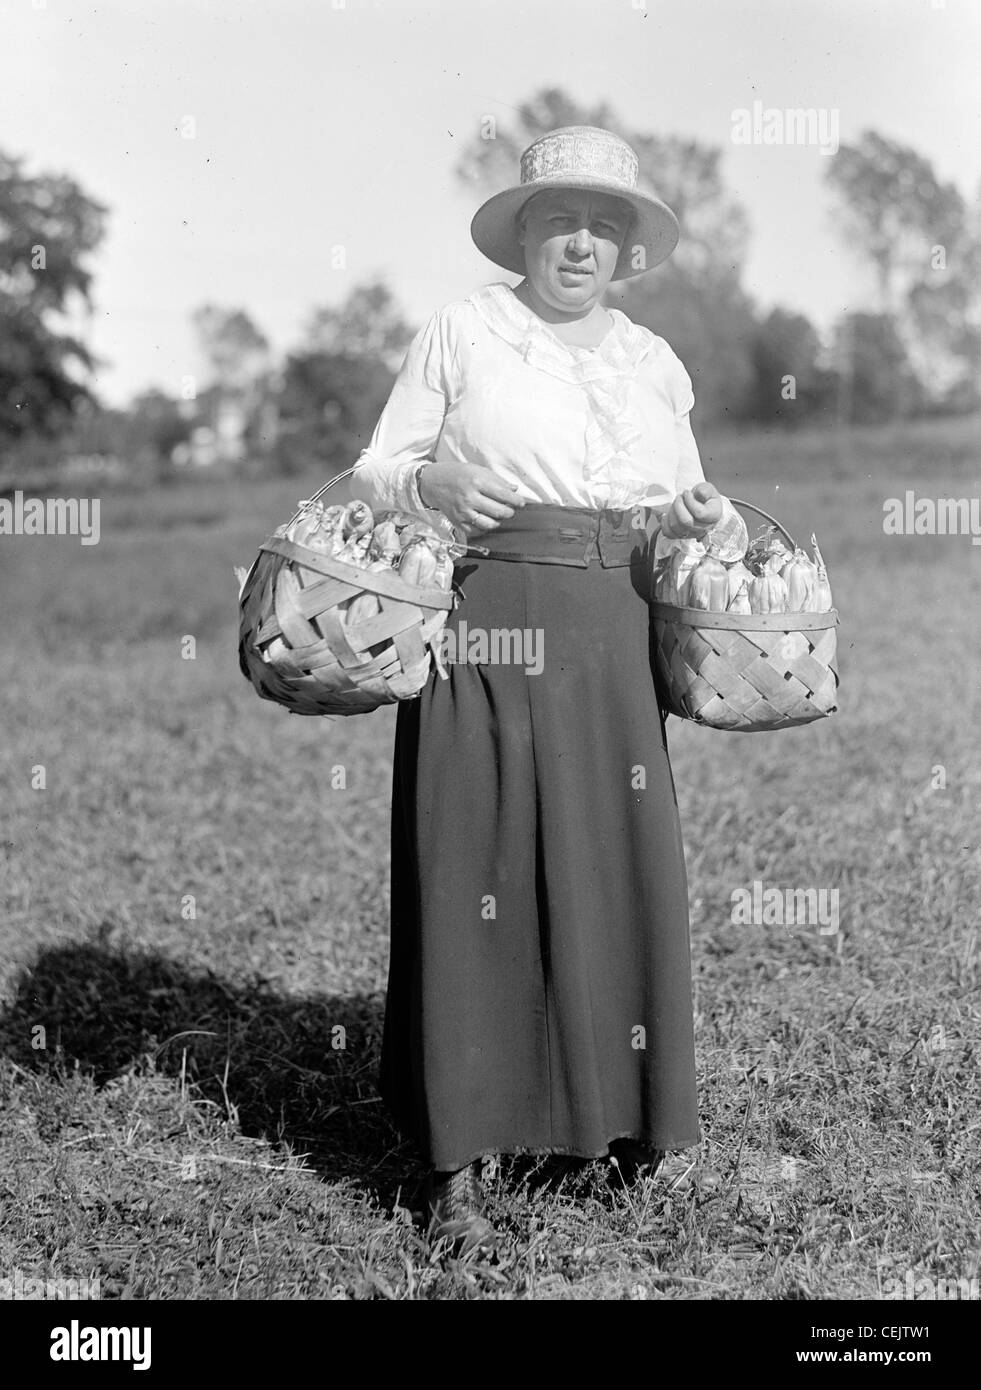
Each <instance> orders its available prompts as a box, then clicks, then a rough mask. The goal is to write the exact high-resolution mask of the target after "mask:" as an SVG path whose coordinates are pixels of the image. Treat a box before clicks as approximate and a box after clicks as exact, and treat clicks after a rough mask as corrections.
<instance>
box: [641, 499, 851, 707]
mask: <svg viewBox="0 0 981 1390" xmlns="http://www.w3.org/2000/svg"><path fill="white" fill-rule="evenodd" d="M730 501H731V502H732V503H733V504H734V505H735V506H737V507H744V508H746V509H747V510H749V511H753V512H756V513H757V514H758V515H759V516H762V517H763V518H764V519H765V520H766V521H769V522H772V523H773V525H774V526H776V527H777V529H778V530H779V531H781V532H782V533H783V535H784V536H786V538H787V540H788V542H789V543H790V546H791V548H792V549H793V548H795V546H794V540H793V537H792V536H791V535H790V534H789V532H787V531H786V530H785V529H784V527H783V526H781V525H780V523H779V521H775V520H774V518H773V517H772V516H768V515H767V513H766V512H764V511H761V510H760V508H759V507H754V506H753V505H752V503H749V502H740V501H738V500H737V499H736V498H735V497H733V498H730ZM651 612H652V616H653V619H654V631H655V636H656V639H657V641H656V646H655V658H654V660H655V670H656V684H657V687H658V697H659V700H660V703H661V708H662V710H663V711H664V713H666V714H675V715H677V716H678V717H679V718H681V719H692V720H694V721H695V723H696V724H705V725H706V726H707V727H708V728H710V729H733V730H737V731H739V732H741V733H750V734H751V733H762V732H763V731H764V730H767V729H789V728H791V727H792V726H793V725H795V724H809V723H811V721H812V720H814V719H823V718H825V717H826V716H828V715H831V714H834V713H835V711H836V709H837V707H838V706H837V698H838V684H839V677H838V667H837V664H836V662H837V632H836V629H837V626H838V613H837V610H836V609H834V608H832V609H831V610H830V611H829V612H827V613H759V614H748V613H746V614H744V613H707V612H705V611H704V610H703V609H700V608H678V607H676V606H675V605H674V604H670V603H661V602H660V600H658V599H654V598H652V599H651Z"/></svg>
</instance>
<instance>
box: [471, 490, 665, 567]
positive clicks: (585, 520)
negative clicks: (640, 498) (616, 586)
mask: <svg viewBox="0 0 981 1390" xmlns="http://www.w3.org/2000/svg"><path fill="white" fill-rule="evenodd" d="M652 528H653V521H652V511H651V508H650V507H628V508H627V509H626V510H624V511H615V510H601V511H593V510H591V509H589V508H588V507H558V506H553V505H552V504H551V503H544V502H529V503H527V504H526V505H525V506H524V507H519V508H517V509H516V510H515V513H514V516H513V517H511V518H510V519H509V520H508V521H502V522H501V524H500V526H497V527H495V528H494V530H493V531H482V532H480V533H478V534H477V535H475V536H472V537H471V538H470V544H469V545H468V547H467V555H468V556H469V555H474V556H479V557H481V558H486V559H489V560H519V561H527V562H530V563H532V564H539V565H576V566H579V567H580V568H582V569H586V568H588V566H589V564H590V562H591V561H592V560H599V562H600V564H601V565H602V566H603V568H604V569H610V568H612V567H614V566H619V565H630V564H635V563H636V562H637V561H639V560H643V559H644V558H645V556H646V554H647V549H648V545H649V543H650V536H651V530H652Z"/></svg>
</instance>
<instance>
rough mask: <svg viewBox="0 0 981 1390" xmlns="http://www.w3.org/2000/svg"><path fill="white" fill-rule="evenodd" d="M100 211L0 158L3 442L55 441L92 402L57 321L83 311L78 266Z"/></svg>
mask: <svg viewBox="0 0 981 1390" xmlns="http://www.w3.org/2000/svg"><path fill="white" fill-rule="evenodd" d="M107 211H108V209H107V208H105V207H104V206H103V205H102V204H101V203H97V202H95V201H94V200H93V199H91V198H89V197H88V196H87V195H86V194H84V193H83V192H82V190H81V188H80V187H79V186H78V184H76V183H75V182H74V181H73V180H72V179H70V178H67V177H66V176H64V175H61V174H38V175H36V176H29V175H28V174H27V173H25V171H24V164H23V161H22V160H19V159H16V158H14V157H13V156H11V155H7V154H4V153H3V152H0V437H5V438H6V439H8V440H12V439H18V438H21V437H23V436H26V435H30V434H42V435H46V436H49V437H50V436H53V435H55V434H57V433H58V432H59V430H61V429H62V428H63V427H64V425H65V424H66V423H67V422H68V420H69V419H70V417H71V414H72V412H73V410H74V409H75V407H76V406H77V404H78V403H79V402H81V401H83V400H92V399H93V397H92V395H91V392H90V391H89V389H88V386H87V385H86V382H85V376H86V374H87V373H88V372H90V371H91V369H92V367H93V366H94V365H95V364H94V359H93V358H92V356H91V355H90V353H89V352H88V350H87V349H86V347H85V346H84V344H83V343H81V342H80V341H79V340H78V339H77V338H75V337H74V336H72V335H71V334H70V333H67V332H65V331H64V328H63V326H61V325H58V323H57V318H58V316H59V315H64V314H67V313H70V312H71V311H72V310H73V309H74V308H75V307H76V306H78V305H86V306H87V305H88V304H89V303H90V292H91V281H92V277H91V274H90V272H89V271H88V270H87V268H86V265H85V260H86V258H87V257H88V256H89V255H90V254H91V253H92V252H93V251H94V250H95V248H96V247H97V246H98V245H99V242H100V241H101V239H102V236H103V231H104V218H105V215H106V213H107Z"/></svg>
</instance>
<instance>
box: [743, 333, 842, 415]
mask: <svg viewBox="0 0 981 1390" xmlns="http://www.w3.org/2000/svg"><path fill="white" fill-rule="evenodd" d="M821 355H822V354H821V340H820V338H819V337H818V334H817V331H816V330H815V328H814V325H813V324H812V323H811V321H810V319H808V318H806V317H805V315H803V314H795V313H791V312H790V311H789V310H787V309H780V308H777V309H774V310H772V311H771V313H769V314H768V315H767V317H766V318H765V319H763V321H762V322H761V323H759V324H758V325H757V327H756V331H755V334H754V336H753V344H752V354H751V356H752V363H753V373H754V377H755V381H754V385H753V390H752V392H751V395H750V398H749V402H748V405H749V412H750V414H751V416H752V418H753V419H754V420H759V421H762V422H776V421H779V422H780V423H781V424H790V425H798V424H803V423H805V422H806V421H808V420H813V419H814V417H815V416H817V415H820V414H821V413H822V412H824V411H827V410H830V409H831V408H832V407H833V405H834V399H835V386H836V381H835V375H834V373H833V372H830V371H828V370H827V369H826V368H824V367H822V365H821Z"/></svg>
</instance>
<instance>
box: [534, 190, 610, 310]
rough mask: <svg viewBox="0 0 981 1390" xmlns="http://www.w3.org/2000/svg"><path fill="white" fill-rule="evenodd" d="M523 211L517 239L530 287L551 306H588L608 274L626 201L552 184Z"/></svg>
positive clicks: (601, 289) (594, 298)
mask: <svg viewBox="0 0 981 1390" xmlns="http://www.w3.org/2000/svg"><path fill="white" fill-rule="evenodd" d="M524 211H525V213H526V216H525V219H524V227H523V228H522V227H521V225H520V224H519V228H518V239H519V241H520V242H521V243H522V245H523V246H524V250H525V270H526V273H527V276H528V279H529V281H530V282H531V287H532V289H533V290H534V291H535V293H536V294H537V295H538V296H539V297H540V298H541V299H543V300H544V301H545V303H546V304H549V305H551V307H552V308H553V309H559V310H563V311H565V312H566V313H576V312H577V311H580V312H581V311H583V310H588V309H590V308H592V306H593V304H594V303H595V302H596V301H597V300H598V299H599V297H600V295H601V294H602V293H603V291H604V290H605V289H606V287H607V285H608V284H609V283H610V280H611V279H612V278H613V272H614V270H615V269H616V264H617V257H618V256H619V254H620V247H621V246H622V244H623V239H624V237H625V236H626V234H627V229H628V228H629V226H630V222H631V220H632V216H633V214H632V210H631V208H630V207H629V205H628V204H626V203H624V202H622V201H621V200H620V199H619V198H615V197H612V196H611V195H610V194H608V193H589V192H585V191H583V190H580V189H572V188H557V189H555V190H554V191H553V190H551V189H549V190H548V191H546V192H544V193H536V194H535V196H534V197H533V198H532V199H531V201H530V202H529V203H528V204H526V207H525V209H524Z"/></svg>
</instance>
